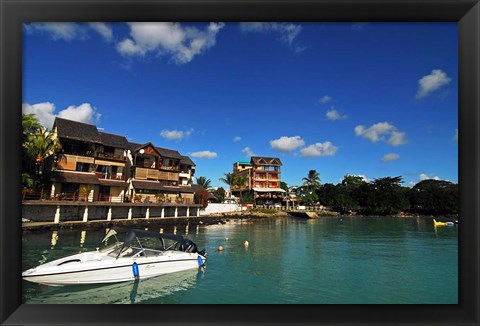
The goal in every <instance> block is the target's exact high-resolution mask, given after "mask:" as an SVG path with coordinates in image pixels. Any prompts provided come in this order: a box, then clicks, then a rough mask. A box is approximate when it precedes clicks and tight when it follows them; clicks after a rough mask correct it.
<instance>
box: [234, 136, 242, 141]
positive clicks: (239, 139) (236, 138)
mask: <svg viewBox="0 0 480 326" xmlns="http://www.w3.org/2000/svg"><path fill="white" fill-rule="evenodd" d="M241 140H242V137H240V136H235V137H233V142H234V143H236V142H237V141H241Z"/></svg>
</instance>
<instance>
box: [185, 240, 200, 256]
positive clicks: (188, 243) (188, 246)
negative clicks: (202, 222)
mask: <svg viewBox="0 0 480 326" xmlns="http://www.w3.org/2000/svg"><path fill="white" fill-rule="evenodd" d="M182 250H183V251H185V252H192V253H195V252H198V249H197V245H196V244H195V243H194V242H193V241H192V240H188V239H186V240H185V241H184V242H183V243H182Z"/></svg>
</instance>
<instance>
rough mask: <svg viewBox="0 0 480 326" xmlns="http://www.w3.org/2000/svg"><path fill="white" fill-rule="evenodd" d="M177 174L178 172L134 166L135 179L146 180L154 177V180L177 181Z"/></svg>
mask: <svg viewBox="0 0 480 326" xmlns="http://www.w3.org/2000/svg"><path fill="white" fill-rule="evenodd" d="M178 177H179V175H178V173H174V172H165V171H159V170H157V169H150V168H140V167H137V168H135V179H139V180H147V179H154V180H169V181H177V182H178V179H179V178H178Z"/></svg>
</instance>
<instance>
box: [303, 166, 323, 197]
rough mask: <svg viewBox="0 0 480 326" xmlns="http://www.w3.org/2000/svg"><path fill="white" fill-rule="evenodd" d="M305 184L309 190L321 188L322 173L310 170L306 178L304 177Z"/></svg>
mask: <svg viewBox="0 0 480 326" xmlns="http://www.w3.org/2000/svg"><path fill="white" fill-rule="evenodd" d="M302 181H303V185H304V186H306V187H307V189H308V191H309V192H311V191H314V190H315V189H318V188H320V186H321V183H320V175H319V174H318V172H317V171H315V170H310V171H308V175H307V177H306V178H302Z"/></svg>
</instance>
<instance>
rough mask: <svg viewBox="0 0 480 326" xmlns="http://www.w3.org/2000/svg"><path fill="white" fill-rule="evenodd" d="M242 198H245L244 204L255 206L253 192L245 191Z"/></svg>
mask: <svg viewBox="0 0 480 326" xmlns="http://www.w3.org/2000/svg"><path fill="white" fill-rule="evenodd" d="M242 196H243V203H244V204H253V203H254V198H253V192H252V191H245V192H244V193H243V195H242Z"/></svg>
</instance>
